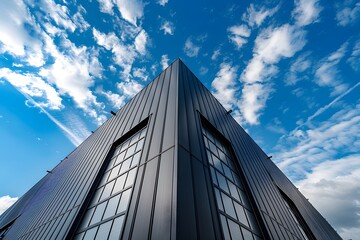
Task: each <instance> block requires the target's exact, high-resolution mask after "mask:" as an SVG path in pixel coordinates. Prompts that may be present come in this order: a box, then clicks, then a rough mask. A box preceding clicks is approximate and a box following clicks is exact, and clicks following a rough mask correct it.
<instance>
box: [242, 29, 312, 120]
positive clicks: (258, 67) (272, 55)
mask: <svg viewBox="0 0 360 240" xmlns="http://www.w3.org/2000/svg"><path fill="white" fill-rule="evenodd" d="M305 43H306V39H305V32H304V31H303V30H301V29H298V28H296V27H294V26H292V25H288V24H285V25H283V26H280V27H275V28H273V27H269V28H267V29H265V30H263V31H262V32H261V33H260V34H259V35H258V36H257V38H256V40H255V47H254V50H253V57H252V59H251V60H250V61H249V63H248V64H247V66H246V68H245V70H244V71H243V72H242V74H241V77H240V80H241V82H242V83H243V84H244V85H243V89H242V96H241V99H240V111H241V113H242V115H243V116H244V119H245V120H246V122H247V123H249V124H259V121H258V119H259V117H260V115H261V111H262V109H263V108H264V107H265V104H266V101H267V99H268V97H269V94H270V93H271V91H272V87H271V84H270V83H269V80H270V78H271V77H273V76H274V75H275V74H277V72H278V69H277V66H276V64H277V63H278V62H279V61H280V60H281V59H284V58H289V57H292V56H293V55H294V54H295V53H296V52H298V51H299V50H301V49H302V48H303V47H304V45H305Z"/></svg>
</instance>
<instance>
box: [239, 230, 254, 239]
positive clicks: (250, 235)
mask: <svg viewBox="0 0 360 240" xmlns="http://www.w3.org/2000/svg"><path fill="white" fill-rule="evenodd" d="M241 231H242V233H243V235H244V240H253V239H254V238H253V235H252V234H251V232H250V231H249V230H247V229H245V228H241Z"/></svg>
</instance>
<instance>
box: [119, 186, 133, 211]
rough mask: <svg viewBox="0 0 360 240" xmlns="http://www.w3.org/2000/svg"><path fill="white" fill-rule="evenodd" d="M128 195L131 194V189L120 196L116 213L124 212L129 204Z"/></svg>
mask: <svg viewBox="0 0 360 240" xmlns="http://www.w3.org/2000/svg"><path fill="white" fill-rule="evenodd" d="M130 193H131V188H130V189H128V190H126V191H125V192H123V193H122V194H121V200H120V203H119V207H118V210H117V211H116V213H121V212H123V211H125V210H126V208H127V205H128V203H129V199H130Z"/></svg>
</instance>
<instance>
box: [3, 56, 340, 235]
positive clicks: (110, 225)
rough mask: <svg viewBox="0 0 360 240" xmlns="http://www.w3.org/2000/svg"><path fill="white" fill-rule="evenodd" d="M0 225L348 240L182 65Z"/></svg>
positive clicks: (17, 230) (43, 231) (22, 229)
mask: <svg viewBox="0 0 360 240" xmlns="http://www.w3.org/2000/svg"><path fill="white" fill-rule="evenodd" d="M113 115H114V116H112V117H111V118H110V119H108V120H107V121H106V122H105V123H104V124H103V125H102V126H100V127H99V128H98V129H97V130H96V131H95V132H94V133H93V134H92V135H91V136H90V137H88V138H87V139H86V140H85V141H84V142H83V143H82V144H81V145H80V146H79V147H77V148H76V149H75V150H74V151H73V152H71V153H70V154H69V155H68V156H67V157H66V158H65V159H63V160H62V161H61V162H60V163H59V164H58V165H57V166H56V167H55V168H54V169H52V170H51V171H49V172H48V174H47V175H46V176H45V177H44V178H43V179H41V180H40V181H39V182H38V183H37V184H36V185H35V186H34V187H32V188H31V189H30V190H29V191H28V192H27V193H26V194H24V196H22V197H21V198H20V199H19V200H18V201H17V202H16V203H15V204H14V205H13V206H12V207H11V208H10V209H8V210H7V211H6V212H5V213H4V214H3V215H1V217H0V236H1V237H0V239H11V240H12V239H22V240H25V239H73V238H75V239H119V237H121V238H122V239H157V240H158V239H206V240H209V239H256V240H258V239H341V238H340V237H339V235H338V234H337V233H336V232H335V230H334V229H333V228H332V227H331V226H330V225H329V224H328V222H327V221H326V220H325V219H324V218H323V217H322V216H321V215H320V214H319V212H317V211H316V209H315V208H314V207H313V206H312V205H311V204H310V203H309V202H308V201H307V200H306V199H305V198H304V196H303V195H302V194H301V193H300V192H299V191H298V190H297V189H296V188H295V187H294V185H293V184H292V183H291V182H290V181H289V180H288V179H287V178H286V177H285V175H284V174H283V173H282V172H281V171H280V170H279V169H278V168H277V167H276V166H275V164H274V163H273V162H272V161H271V160H270V159H269V157H268V156H267V155H266V154H265V153H264V152H263V151H262V150H261V149H260V147H259V146H258V145H257V144H256V143H255V142H254V141H253V140H252V139H251V137H250V136H249V135H248V134H247V133H246V132H245V131H244V130H243V129H242V128H241V127H240V126H239V125H238V123H237V122H236V121H235V120H234V119H233V118H232V117H231V115H230V113H229V112H228V111H227V110H226V109H224V108H223V107H222V106H221V104H220V103H219V102H218V101H217V100H216V99H215V98H214V97H213V96H212V95H211V93H210V92H209V91H208V90H207V89H206V88H205V86H204V85H202V84H201V82H200V81H199V80H198V79H197V78H196V77H195V75H194V74H193V73H192V72H191V71H190V70H189V69H188V68H187V67H186V66H185V65H184V63H183V62H182V61H181V60H176V61H175V62H174V63H172V64H171V65H170V66H169V67H168V68H167V69H166V70H164V71H163V72H162V73H161V74H160V75H159V76H158V77H156V78H155V80H154V81H152V82H151V83H150V84H149V85H148V86H147V87H145V88H144V89H143V90H142V91H141V92H140V93H138V94H137V95H136V96H135V97H134V98H133V99H132V100H130V101H129V102H128V103H127V104H126V105H125V106H124V107H123V108H121V109H120V110H119V111H118V112H117V113H116V114H115V113H113Z"/></svg>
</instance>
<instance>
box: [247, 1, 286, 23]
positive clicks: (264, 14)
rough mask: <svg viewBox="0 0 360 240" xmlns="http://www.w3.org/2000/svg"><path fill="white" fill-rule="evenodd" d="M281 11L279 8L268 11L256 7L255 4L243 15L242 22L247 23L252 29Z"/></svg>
mask: <svg viewBox="0 0 360 240" xmlns="http://www.w3.org/2000/svg"><path fill="white" fill-rule="evenodd" d="M278 10H279V6H276V7H274V8H270V9H266V8H265V7H261V8H260V9H259V7H255V6H254V4H250V6H249V7H248V8H247V10H246V13H244V14H243V15H242V20H243V21H244V22H247V23H248V24H249V26H250V27H253V26H255V25H256V26H260V25H261V24H262V23H263V22H264V21H265V19H266V18H268V17H271V16H272V15H274V14H275V13H276V12H277V11H278Z"/></svg>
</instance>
